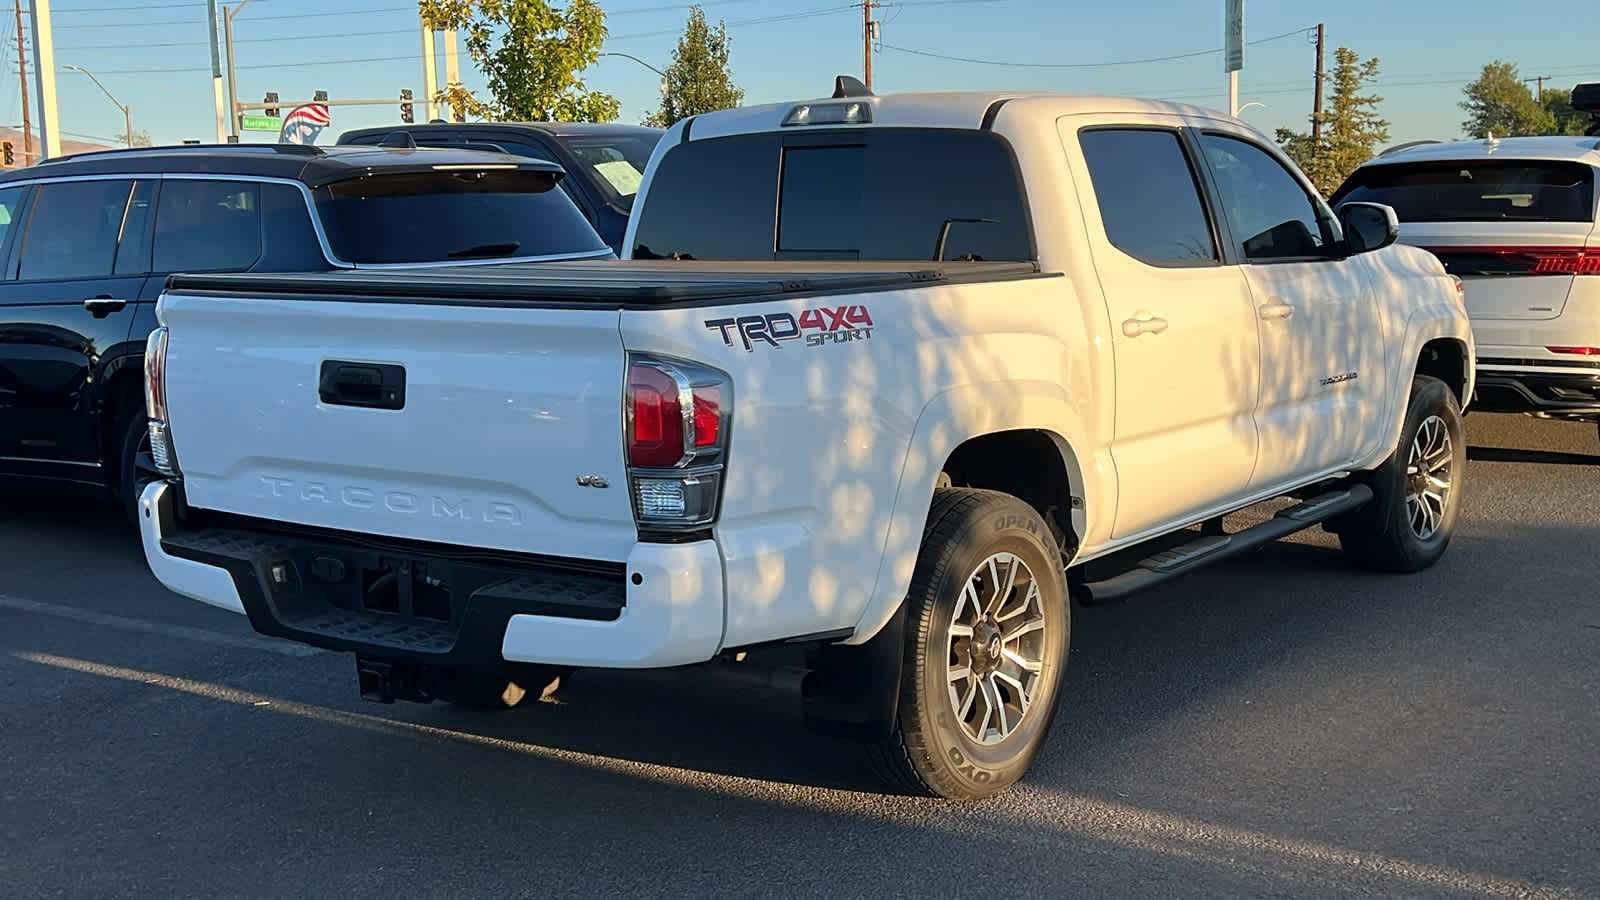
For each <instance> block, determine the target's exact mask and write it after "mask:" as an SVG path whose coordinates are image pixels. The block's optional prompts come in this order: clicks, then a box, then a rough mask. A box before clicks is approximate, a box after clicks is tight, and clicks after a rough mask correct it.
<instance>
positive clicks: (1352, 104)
mask: <svg viewBox="0 0 1600 900" xmlns="http://www.w3.org/2000/svg"><path fill="white" fill-rule="evenodd" d="M1377 77H1378V59H1377V57H1373V58H1371V59H1368V60H1365V61H1363V60H1362V59H1361V57H1360V56H1359V55H1358V54H1357V53H1356V52H1355V51H1354V50H1351V49H1350V48H1349V47H1340V48H1339V49H1338V50H1337V51H1335V52H1334V64H1333V71H1332V72H1327V73H1324V74H1323V80H1324V86H1325V88H1327V89H1328V105H1327V106H1326V107H1325V108H1324V109H1323V111H1322V114H1321V115H1320V116H1313V119H1314V121H1315V122H1316V123H1317V125H1318V131H1319V133H1318V135H1317V138H1316V139H1315V140H1313V139H1312V137H1311V135H1309V134H1306V133H1305V132H1297V131H1292V130H1290V129H1287V128H1280V129H1278V131H1277V139H1278V143H1279V144H1280V145H1282V147H1283V150H1284V152H1285V153H1287V154H1288V155H1289V158H1291V159H1293V160H1294V161H1295V163H1296V164H1297V165H1299V166H1300V168H1301V169H1302V170H1304V171H1305V173H1306V176H1307V177H1308V178H1310V179H1311V181H1312V183H1313V184H1315V185H1316V186H1317V190H1319V191H1321V192H1322V193H1323V194H1324V195H1325V196H1326V195H1328V194H1331V193H1333V192H1334V190H1336V189H1337V188H1338V187H1339V184H1340V183H1341V182H1343V181H1344V179H1345V178H1347V177H1349V175H1350V173H1351V172H1354V171H1355V169H1356V167H1357V166H1359V165H1361V164H1362V163H1364V162H1366V161H1367V160H1369V159H1371V158H1372V155H1373V154H1374V153H1375V152H1377V149H1378V145H1379V144H1382V143H1383V142H1384V141H1387V140H1388V139H1389V123H1388V121H1386V120H1385V119H1384V118H1383V117H1382V116H1380V115H1378V105H1379V104H1381V103H1382V102H1383V97H1381V96H1379V95H1377V94H1373V93H1366V87H1367V83H1368V82H1370V81H1372V80H1373V79H1375V78H1377Z"/></svg>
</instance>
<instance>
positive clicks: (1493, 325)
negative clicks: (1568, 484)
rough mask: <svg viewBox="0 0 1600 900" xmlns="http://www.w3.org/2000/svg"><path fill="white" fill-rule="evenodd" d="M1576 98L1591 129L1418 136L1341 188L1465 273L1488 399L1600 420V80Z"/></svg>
mask: <svg viewBox="0 0 1600 900" xmlns="http://www.w3.org/2000/svg"><path fill="white" fill-rule="evenodd" d="M1573 97H1574V105H1575V106H1576V105H1578V104H1579V103H1582V104H1583V106H1580V107H1579V108H1580V109H1582V108H1585V107H1587V108H1589V110H1590V111H1591V112H1596V115H1597V118H1596V126H1595V127H1591V128H1590V134H1589V135H1587V136H1583V137H1517V138H1499V139H1496V138H1493V137H1491V138H1489V139H1486V140H1475V141H1455V142H1432V141H1430V142H1419V143H1417V144H1408V145H1404V146H1401V147H1397V148H1394V149H1392V150H1389V151H1387V152H1385V153H1383V154H1382V155H1380V156H1378V157H1377V158H1375V159H1373V160H1371V161H1369V162H1367V163H1366V164H1364V165H1362V166H1361V167H1360V168H1359V169H1357V170H1356V171H1355V172H1354V173H1353V174H1351V176H1350V177H1349V178H1348V179H1347V180H1346V181H1345V183H1344V184H1343V185H1341V186H1340V188H1339V189H1338V190H1337V191H1335V192H1334V194H1333V196H1332V198H1331V202H1332V205H1333V206H1334V208H1335V209H1337V208H1338V207H1339V206H1340V205H1341V204H1343V203H1347V202H1351V201H1367V202H1374V203H1383V204H1386V205H1388V206H1390V207H1393V208H1394V210H1395V212H1396V214H1397V215H1398V217H1399V218H1400V223H1401V224H1400V240H1401V241H1402V242H1405V243H1409V244H1413V245H1416V246H1420V247H1424V248H1426V249H1428V250H1429V251H1431V252H1433V253H1434V254H1435V255H1436V256H1438V257H1439V259H1440V260H1441V261H1442V262H1443V263H1444V265H1445V268H1446V269H1447V270H1448V271H1449V272H1450V273H1451V274H1453V275H1457V276H1459V277H1460V278H1461V279H1462V280H1463V281H1464V282H1465V299H1466V304H1467V312H1468V315H1469V316H1470V317H1471V320H1472V330H1473V335H1474V338H1475V341H1474V342H1475V344H1476V345H1477V354H1478V359H1477V362H1478V367H1479V378H1478V388H1477V396H1476V398H1475V399H1474V400H1473V402H1472V408H1473V409H1474V410H1475V411H1478V412H1508V413H1526V414H1529V415H1535V416H1540V417H1550V418H1564V419H1573V420H1577V421H1585V422H1600V226H1597V225H1596V221H1597V219H1600V215H1597V211H1596V206H1597V202H1600V189H1597V184H1600V133H1597V129H1600V111H1597V109H1596V108H1600V84H1595V85H1579V87H1578V89H1577V90H1575V91H1574V92H1573Z"/></svg>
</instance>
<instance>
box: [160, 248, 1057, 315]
mask: <svg viewBox="0 0 1600 900" xmlns="http://www.w3.org/2000/svg"><path fill="white" fill-rule="evenodd" d="M1038 274H1039V269H1038V266H1037V265H1035V264H1034V263H1018V262H959V263H934V262H929V263H927V264H920V263H908V262H838V261H818V262H800V261H792V260H790V261H774V262H768V261H761V262H710V261H707V262H700V261H690V260H614V259H594V260H580V261H573V262H548V263H517V264H504V265H488V266H485V265H460V266H444V267H438V268H394V269H361V270H354V271H345V272H333V273H327V272H319V273H306V274H300V273H297V274H199V275H173V276H171V277H170V278H169V279H168V280H167V290H169V291H174V292H182V293H185V294H191V295H193V294H202V295H203V294H207V293H226V294H250V295H256V296H261V297H273V298H275V299H308V300H333V299H337V300H342V301H352V300H365V301H371V302H377V303H421V304H441V305H467V306H502V305H528V306H556V307H562V306H568V307H570V306H579V307H583V308H600V309H644V308H657V307H671V306H686V305H698V304H701V303H707V302H715V303H718V304H725V303H730V302H735V303H736V302H740V301H745V300H748V301H752V302H754V301H759V300H763V299H772V298H775V297H780V296H782V297H793V296H797V295H798V296H804V295H807V294H828V293H847V292H848V293H861V292H867V291H883V290H894V289H897V288H905V287H910V286H917V285H923V284H955V283H969V282H974V281H1003V280H1011V279H1016V278H1028V277H1033V276H1037V275H1038Z"/></svg>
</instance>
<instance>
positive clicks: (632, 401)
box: [628, 363, 698, 468]
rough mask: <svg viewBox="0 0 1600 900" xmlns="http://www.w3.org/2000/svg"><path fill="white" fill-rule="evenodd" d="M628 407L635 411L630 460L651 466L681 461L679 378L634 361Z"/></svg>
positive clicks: (631, 369) (681, 411) (682, 455)
mask: <svg viewBox="0 0 1600 900" xmlns="http://www.w3.org/2000/svg"><path fill="white" fill-rule="evenodd" d="M628 406H629V408H630V409H631V410H632V411H633V422H632V423H631V427H632V432H633V433H632V434H631V435H630V443H629V446H628V462H629V463H630V464H632V465H635V466H646V467H649V468H668V467H671V466H675V465H677V464H678V463H679V462H681V461H682V460H683V457H684V446H683V406H682V402H681V401H680V399H679V385H678V381H677V379H676V378H674V377H673V376H672V375H671V374H670V373H668V372H666V371H664V370H662V369H660V368H657V367H656V366H652V365H648V364H645V363H635V364H633V365H632V366H630V367H629V369H628ZM697 418H698V416H697Z"/></svg>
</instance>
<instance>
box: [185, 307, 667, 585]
mask: <svg viewBox="0 0 1600 900" xmlns="http://www.w3.org/2000/svg"><path fill="white" fill-rule="evenodd" d="M618 316H619V314H618V312H617V311H616V310H615V309H605V308H592V307H591V308H578V309H571V308H566V309H560V308H544V309H528V308H517V307H515V306H493V305H490V306H467V305H463V306H450V307H441V306H437V305H432V304H426V303H408V302H405V301H397V302H372V301H371V300H366V301H364V302H362V301H356V302H351V301H340V300H326V299H309V298H308V299H270V298H263V297H251V296H247V295H233V296H225V295H224V296H219V295H215V294H213V295H210V296H194V295H186V294H184V293H182V292H181V291H178V292H172V293H168V294H166V295H165V296H164V298H163V299H162V302H161V307H160V318H161V321H162V324H164V325H166V326H168V328H169V339H168V341H169V342H168V350H167V353H168V361H169V364H168V366H167V373H168V374H167V402H168V407H169V410H170V424H171V429H172V435H173V441H174V444H175V446H176V448H177V464H178V466H179V468H180V470H181V473H182V479H183V484H184V491H185V497H186V499H187V501H188V503H189V505H191V506H194V507H198V508H202V509H210V510H217V511H221V512H227V513H234V514H238V515H244V516H253V517H260V518H265V519H272V520H276V521H280V522H290V523H298V524H301V525H308V526H320V527H324V528H334V529H340V530H346V531H352V532H371V533H377V534H383V535H390V536H396V537H404V538H411V539H415V540H422V541H436V542H441V543H448V544H453V545H458V546H468V547H481V548H489V549H496V550H505V551H512V552H524V553H538V554H546V555H553V556H570V557H580V558H586V559H600V560H608V561H622V560H624V559H626V558H627V554H628V551H629V548H630V547H631V546H632V544H633V542H634V541H635V540H636V533H635V529H634V524H633V514H632V510H631V507H630V504H629V499H628V489H627V477H626V471H625V468H624V460H623V457H624V450H623V411H622V396H623V378H624V368H625V365H624V352H623V347H622V340H621V337H620V334H619V329H618ZM401 378H403V383H402V382H401V381H399V380H398V379H401ZM374 385H376V387H374ZM391 394H392V395H393V397H392V400H391V399H390V395H391ZM385 407H393V408H385Z"/></svg>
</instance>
